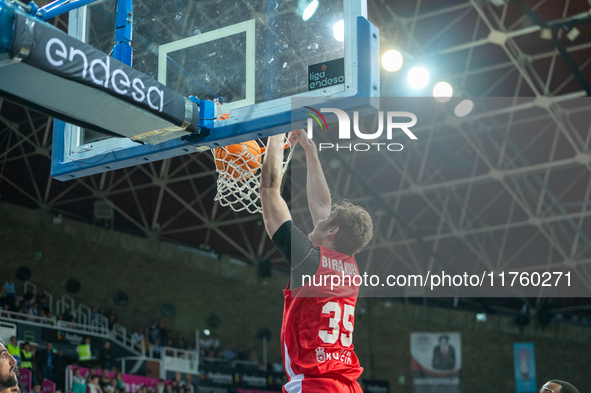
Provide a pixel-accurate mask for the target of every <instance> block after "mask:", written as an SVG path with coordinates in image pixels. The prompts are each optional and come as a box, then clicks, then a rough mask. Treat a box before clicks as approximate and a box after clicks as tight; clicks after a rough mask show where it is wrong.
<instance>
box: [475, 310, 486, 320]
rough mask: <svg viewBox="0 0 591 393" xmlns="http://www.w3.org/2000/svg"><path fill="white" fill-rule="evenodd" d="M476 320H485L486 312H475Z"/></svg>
mask: <svg viewBox="0 0 591 393" xmlns="http://www.w3.org/2000/svg"><path fill="white" fill-rule="evenodd" d="M476 322H486V313H484V312H481V313H478V314H476Z"/></svg>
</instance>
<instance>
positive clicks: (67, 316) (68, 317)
mask: <svg viewBox="0 0 591 393" xmlns="http://www.w3.org/2000/svg"><path fill="white" fill-rule="evenodd" d="M62 321H64V322H73V321H74V317H73V316H72V310H70V309H69V308H68V309H66V311H65V312H64V314H63V315H62Z"/></svg>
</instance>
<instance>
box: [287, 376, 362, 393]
mask: <svg viewBox="0 0 591 393" xmlns="http://www.w3.org/2000/svg"><path fill="white" fill-rule="evenodd" d="M283 393H363V391H362V390H361V386H359V384H358V383H357V381H350V380H348V379H346V378H342V379H335V378H303V379H299V380H296V379H294V380H291V381H290V382H288V383H287V384H285V386H283Z"/></svg>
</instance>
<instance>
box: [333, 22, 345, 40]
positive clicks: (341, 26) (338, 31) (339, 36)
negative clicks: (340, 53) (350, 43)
mask: <svg viewBox="0 0 591 393" xmlns="http://www.w3.org/2000/svg"><path fill="white" fill-rule="evenodd" d="M332 35H333V36H334V39H335V40H337V41H339V42H343V41H345V21H344V20H340V21H338V22H337V23H335V24H334V26H333V27H332Z"/></svg>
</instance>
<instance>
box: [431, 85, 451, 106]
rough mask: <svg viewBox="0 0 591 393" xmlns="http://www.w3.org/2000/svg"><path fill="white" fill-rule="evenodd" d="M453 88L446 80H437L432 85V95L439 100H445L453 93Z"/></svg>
mask: <svg viewBox="0 0 591 393" xmlns="http://www.w3.org/2000/svg"><path fill="white" fill-rule="evenodd" d="M453 92H454V91H453V89H452V87H451V85H450V84H449V83H447V82H439V83H438V84H436V85H435V87H433V97H435V99H436V100H437V101H439V102H447V101H449V99H450V98H451V96H452V95H453Z"/></svg>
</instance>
